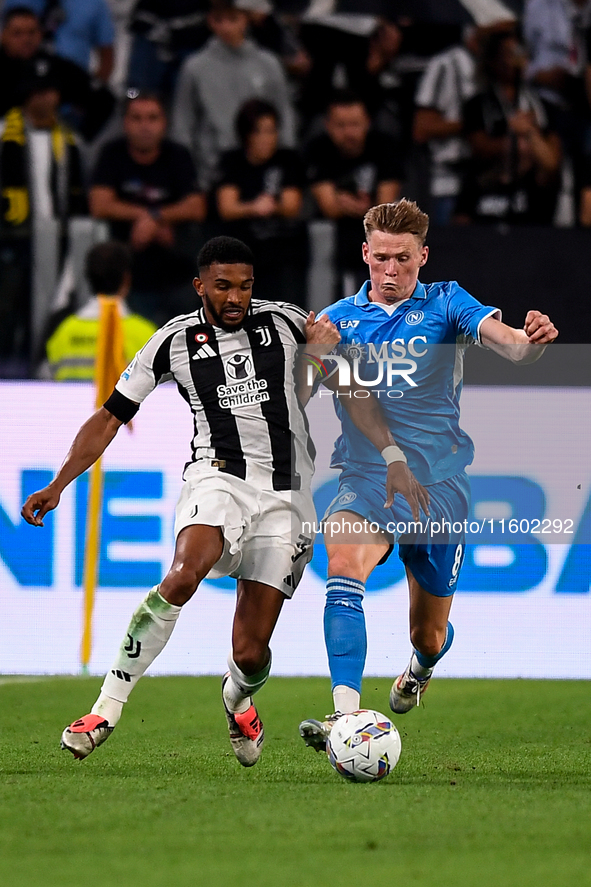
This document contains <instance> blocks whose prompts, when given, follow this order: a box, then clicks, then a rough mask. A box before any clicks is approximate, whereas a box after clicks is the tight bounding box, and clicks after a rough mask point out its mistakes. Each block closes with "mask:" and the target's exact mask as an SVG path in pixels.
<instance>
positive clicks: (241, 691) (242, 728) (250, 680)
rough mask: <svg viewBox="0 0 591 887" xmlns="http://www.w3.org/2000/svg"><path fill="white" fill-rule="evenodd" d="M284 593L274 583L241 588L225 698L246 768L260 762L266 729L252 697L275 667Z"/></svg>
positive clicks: (224, 684)
mask: <svg viewBox="0 0 591 887" xmlns="http://www.w3.org/2000/svg"><path fill="white" fill-rule="evenodd" d="M284 600H285V597H284V595H283V594H282V593H281V592H280V591H279V590H278V589H276V588H273V587H272V586H270V585H264V584H263V583H262V582H255V581H253V580H249V579H244V580H242V579H241V580H239V582H238V588H237V600H236V612H235V614H234V624H233V628H232V652H231V654H230V656H229V657H228V667H229V671H228V672H227V674H225V675H224V678H223V681H222V700H223V703H224V709H225V712H226V719H227V721H228V729H229V731H230V742H231V744H232V748H233V750H234V754H235V755H236V757H237V758H238V760H239V761H240V763H241V764H242V765H243V766H244V767H252V766H253V764H256V762H257V761H258V759H259V757H260V754H261V750H262V746H263V741H264V738H265V732H264V729H263V724H262V722H261V719H260V718H259V715H258V712H257V710H256V708H255V706H254V704H253V701H252V697H253V696H254V694H255V693H256V692H258V690H260V689H261V687H263V686H264V684H265V683H266V681H267V678H268V677H269V672H270V670H271V650H270V649H269V641H270V640H271V635H272V634H273V630H274V628H275V625H276V623H277V619H278V618H279V614H280V612H281V607H282V606H283V601H284Z"/></svg>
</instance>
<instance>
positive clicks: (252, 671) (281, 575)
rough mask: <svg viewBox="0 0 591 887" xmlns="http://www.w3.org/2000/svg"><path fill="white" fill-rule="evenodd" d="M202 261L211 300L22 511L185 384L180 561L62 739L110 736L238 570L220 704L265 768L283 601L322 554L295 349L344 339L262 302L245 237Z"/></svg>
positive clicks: (102, 412)
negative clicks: (209, 587) (267, 702)
mask: <svg viewBox="0 0 591 887" xmlns="http://www.w3.org/2000/svg"><path fill="white" fill-rule="evenodd" d="M198 265H199V278H196V279H195V281H194V286H195V289H196V291H197V293H198V295H199V296H200V297H201V303H202V305H201V307H200V308H199V309H198V310H196V311H195V312H194V313H192V314H188V315H184V316H181V317H177V318H174V319H173V320H171V321H170V322H169V323H167V324H166V325H165V326H163V327H162V328H161V329H159V330H158V331H157V332H156V333H155V334H154V335H153V336H152V338H151V339H150V340H149V341H148V342H147V343H146V345H145V346H144V347H143V348H142V350H141V351H139V352H138V354H137V355H136V356H135V357H134V359H133V360H132V361H131V363H130V364H129V366H128V367H127V369H126V370H125V371H124V372H123V374H122V375H121V377H120V379H119V381H118V382H117V385H116V387H115V389H114V391H113V393H112V395H111V396H110V397H109V398H108V400H107V401H106V403H105V404H104V406H103V407H102V408H100V409H99V410H97V412H96V413H95V414H94V415H93V416H92V417H91V418H90V419H89V420H88V421H87V422H86V423H85V424H84V425H83V426H82V428H81V429H80V431H79V432H78V434H77V436H76V438H75V440H74V443H73V444H72V447H71V449H70V452H69V454H68V455H67V457H66V459H65V461H64V464H63V465H62V467H61V468H60V470H59V471H58V473H57V475H56V477H55V478H54V479H53V481H52V482H51V483H50V484H49V486H48V487H46V488H45V489H43V490H41V491H40V492H37V493H33V494H32V495H31V496H29V498H28V499H27V501H26V502H25V504H24V506H23V511H22V513H23V517H24V518H25V520H27V521H28V522H29V523H31V524H33V525H35V526H43V517H44V515H45V514H46V513H47V512H48V511H50V510H51V509H53V508H55V507H56V506H57V505H58V503H59V500H60V495H61V493H62V491H63V489H64V488H65V487H66V486H67V484H69V483H71V482H72V481H73V480H74V479H75V478H76V477H78V476H79V475H80V474H82V473H83V472H84V471H86V469H87V468H89V467H90V465H92V464H93V463H94V462H95V461H96V459H98V458H99V457H100V456H101V455H102V453H103V452H104V450H105V449H106V447H107V446H108V445H109V443H110V442H111V441H112V440H113V438H114V437H115V435H116V434H117V431H118V430H119V428H120V426H121V425H122V424H124V423H127V422H129V421H130V420H131V419H132V418H133V416H134V415H135V414H136V412H137V410H138V409H139V406H140V404H141V403H142V401H143V400H144V399H145V398H146V397H147V395H148V394H150V392H151V391H153V390H154V388H156V386H157V385H158V384H160V383H161V382H163V381H166V380H167V379H170V378H172V379H174V381H175V382H176V384H177V387H178V390H179V392H180V394H181V395H182V396H183V398H184V399H185V400H186V401H187V403H188V405H189V407H190V409H191V410H192V413H193V418H194V437H193V440H192V443H191V459H190V460H189V462H188V463H187V465H186V466H185V471H184V485H183V487H182V491H181V495H180V499H179V502H178V505H177V509H176V520H175V535H176V547H175V553H174V560H173V563H172V566H171V568H170V570H169V572H168V574H167V575H166V576H165V578H164V579H163V580H162V582H161V583H160V584H159V585H158V586H156V587H155V588H153V589H152V590H151V591H150V592H149V593H148V595H147V597H146V598H145V600H144V601H143V602H142V603H141V604H140V606H139V607H138V608H137V610H136V611H135V613H134V614H133V616H132V619H131V623H130V625H129V627H128V629H127V632H126V634H125V636H124V640H123V642H122V644H121V647H120V650H119V652H118V654H117V656H116V658H115V661H114V663H113V667H112V668H111V669H110V671H109V672H108V674H107V676H106V678H105V681H104V683H103V686H102V690H101V693H100V696H99V697H98V699H97V701H96V703H95V704H94V706H93V707H92V711H91V713H90V714H89V715H86V716H84V717H82V718H80V719H79V720H78V721H75V722H74V723H73V724H71V725H70V726H69V727H67V728H66V729H65V730H64V732H63V734H62V747H63V748H66V749H69V750H70V751H71V752H72V753H73V754H74V756H75V757H76V758H85V757H87V756H88V755H89V754H90V753H91V752H92V751H93V750H94V749H95V748H96V747H97V746H98V745H100V744H101V743H103V742H104V741H105V740H106V739H107V738H108V737H109V736H110V734H111V733H112V731H113V728H114V727H115V725H116V724H117V722H118V720H119V718H120V716H121V712H122V709H123V705H124V703H125V702H126V701H127V699H128V697H129V694H130V692H131V690H132V689H133V687H134V686H135V684H136V683H137V681H138V680H139V678H140V677H141V676H142V675H143V673H144V672H145V670H146V669H147V668H148V666H149V665H150V664H151V663H152V662H153V660H154V659H155V657H156V656H157V655H158V654H159V653H160V652H161V651H162V649H163V648H164V646H165V644H166V643H167V641H168V639H169V638H170V635H171V633H172V630H173V628H174V625H175V623H176V621H177V618H178V616H179V613H180V612H181V608H182V606H183V605H184V604H185V603H187V601H188V600H189V599H190V598H191V597H192V596H193V594H194V592H195V590H196V589H197V586H198V585H199V583H200V582H201V580H202V579H204V578H205V577H206V576H209V577H212V578H216V577H221V576H226V575H231V576H234V577H236V579H237V604H236V613H235V617H234V624H233V630H232V651H231V653H230V656H229V659H228V668H229V670H228V673H227V674H226V675H225V676H224V679H223V690H222V696H223V704H224V708H225V712H226V717H227V721H228V726H229V730H230V740H231V743H232V747H233V749H234V752H235V754H236V757H237V758H238V760H239V761H240V763H241V764H243V765H244V766H245V767H249V766H252V765H253V764H255V763H256V761H257V760H258V758H259V755H260V753H261V747H262V742H263V737H264V732H263V726H262V723H261V721H260V718H259V716H258V713H257V710H256V708H255V706H254V704H253V701H252V697H253V695H254V694H255V693H256V692H257V690H259V689H260V688H261V687H262V686H263V684H264V683H265V681H266V680H267V677H268V675H269V670H270V668H271V651H270V649H269V640H270V638H271V634H272V632H273V629H274V627H275V623H276V621H277V618H278V616H279V613H280V610H281V607H282V604H283V601H284V600H285V599H286V598H290V597H291V596H292V594H293V592H294V591H295V589H296V587H297V585H298V583H299V581H300V578H301V576H302V573H303V570H304V567H305V565H306V563H307V562H308V561H309V560H310V558H311V556H312V542H313V540H312V538H310V536H305V535H303V534H299V535H298V534H297V532H294V528H297V527H301V525H302V524H307V525H308V526H309V522H310V521H312V522H313V521H314V520H315V512H314V506H313V501H312V497H311V493H310V479H311V476H312V472H313V458H314V451H313V446H312V443H311V441H310V439H309V436H308V430H307V424H306V420H305V416H304V413H303V410H302V408H301V406H300V404H299V402H298V400H297V397H296V391H295V387H296V376H295V375H294V368H295V366H296V357H297V349H298V346H303V345H304V344H305V343H306V341H308V342H310V343H312V345H313V344H314V343H315V342H316V343H322V342H324V343H326V346H325V347H332V345H334V344H335V343H336V342H337V341H338V339H339V338H340V337H339V334H338V332H337V331H336V329H335V327H334V325H333V324H332V322H331V321H330V320H329V319H328V318H327V317H325V318H322V319H321V320H318V321H316V320H315V319H314V317H313V315H310V316H309V317H307V316H306V313H305V312H304V311H302V310H301V309H300V308H298V307H296V306H295V305H289V304H286V303H283V302H266V301H260V300H256V299H252V298H251V295H252V285H253V266H252V265H253V258H252V253H251V251H250V249H249V248H248V247H247V246H246V245H245V244H244V243H242V242H241V241H240V240H236V239H234V238H230V237H217V238H214V239H213V240H211V241H209V242H208V243H207V244H205V246H204V247H203V249H202V250H201V253H200V255H199V258H198ZM321 350H322V349H321Z"/></svg>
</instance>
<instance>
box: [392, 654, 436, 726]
mask: <svg viewBox="0 0 591 887" xmlns="http://www.w3.org/2000/svg"><path fill="white" fill-rule="evenodd" d="M430 680H431V678H430V677H428V678H425V679H424V680H420V679H419V678H417V677H416V676H415V675H414V674H413V673H412V671H411V670H410V662H409V664H408V666H407V667H406V670H405V671H404V672H403V673H402V674H401V675H400V676H399V677H397V678H396V680H395V681H394V683H393V684H392V689H391V690H390V708H391V709H392V711H393V712H395V713H396V714H397V715H403V714H406V712H407V711H410V710H411V708H414V707H415V706H416V705H420V702H421V696H422V695H423V693H425V691H426V690H427V687H428V686H429V681H430Z"/></svg>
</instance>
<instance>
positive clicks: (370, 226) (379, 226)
mask: <svg viewBox="0 0 591 887" xmlns="http://www.w3.org/2000/svg"><path fill="white" fill-rule="evenodd" d="M363 227H364V228H365V236H366V238H369V236H370V234H372V232H373V231H384V232H385V233H386V234H414V236H415V237H418V239H419V240H420V241H421V246H424V244H425V240H426V239H427V231H428V230H429V216H428V215H427V213H424V212H423V211H422V210H421V209H419V207H418V206H417V204H416V203H415V202H414V200H407V199H406V198H405V197H403V198H402V200H398V201H396V203H380V204H379V205H378V206H372V207H371V209H368V211H367V212H366V213H365V216H364V217H363Z"/></svg>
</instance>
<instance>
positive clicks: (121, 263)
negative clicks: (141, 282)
mask: <svg viewBox="0 0 591 887" xmlns="http://www.w3.org/2000/svg"><path fill="white" fill-rule="evenodd" d="M131 261H132V259H131V252H130V251H129V249H128V247H126V246H125V244H124V243H118V242H117V241H116V240H108V241H107V242H106V243H97V244H96V246H93V247H92V249H91V250H90V251H89V253H88V254H87V256H86V268H85V270H86V277H87V279H88V283H89V284H90V288H91V290H92V292H93V293H96V294H97V295H98V294H100V295H101V296H114V295H115V294H116V293H117V292H118V291H119V290H120V289H121V285H122V284H123V278H124V276H125V274H129V273H131Z"/></svg>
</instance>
